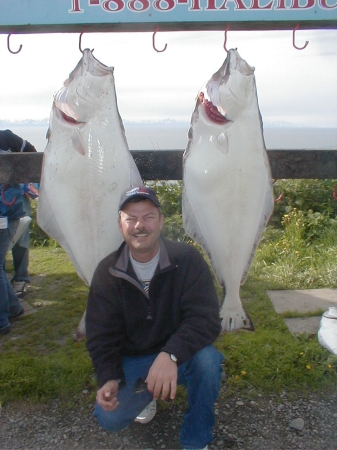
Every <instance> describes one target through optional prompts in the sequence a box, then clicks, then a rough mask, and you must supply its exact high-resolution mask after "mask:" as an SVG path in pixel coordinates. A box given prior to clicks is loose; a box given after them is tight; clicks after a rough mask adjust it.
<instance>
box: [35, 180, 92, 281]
mask: <svg viewBox="0 0 337 450" xmlns="http://www.w3.org/2000/svg"><path fill="white" fill-rule="evenodd" d="M39 194H40V195H39V197H40V199H41V198H42V199H43V202H41V201H39V203H38V208H37V223H38V224H39V227H40V228H41V229H42V230H43V231H44V232H45V233H47V234H48V235H49V236H51V237H52V238H53V239H55V241H57V242H58V243H59V244H60V246H61V247H62V248H63V249H64V250H65V251H66V252H67V254H68V256H69V259H70V260H71V262H72V263H73V265H74V267H75V269H76V272H77V273H78V275H79V277H80V278H82V280H83V281H84V283H85V284H86V285H89V280H87V279H86V277H85V275H84V274H83V273H82V271H81V269H80V267H79V264H78V263H77V261H76V258H75V255H74V254H73V252H72V250H71V247H70V245H69V244H68V242H67V239H66V237H65V235H64V234H63V232H62V228H61V226H60V225H59V222H58V218H57V216H55V214H54V212H53V208H52V205H51V202H50V201H49V197H48V194H47V193H46V191H45V190H44V183H43V178H42V180H41V185H40V191H39Z"/></svg>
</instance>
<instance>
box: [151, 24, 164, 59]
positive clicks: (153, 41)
mask: <svg viewBox="0 0 337 450" xmlns="http://www.w3.org/2000/svg"><path fill="white" fill-rule="evenodd" d="M158 30H159V27H158V26H157V28H156V29H155V30H154V32H153V35H152V46H153V48H154V50H155V51H156V52H158V53H161V52H164V51H165V50H166V48H167V44H165V47H164V48H163V50H158V49H157V47H156V44H155V36H156V33H157V31H158Z"/></svg>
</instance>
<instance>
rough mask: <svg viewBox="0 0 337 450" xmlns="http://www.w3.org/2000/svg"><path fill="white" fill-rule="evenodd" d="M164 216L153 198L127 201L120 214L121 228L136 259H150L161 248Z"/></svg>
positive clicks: (143, 260)
mask: <svg viewBox="0 0 337 450" xmlns="http://www.w3.org/2000/svg"><path fill="white" fill-rule="evenodd" d="M163 225H164V216H163V215H162V214H161V213H160V210H159V209H158V208H157V207H156V206H155V205H154V204H153V203H152V202H151V200H142V201H140V202H138V203H127V204H126V205H125V206H124V208H123V211H121V212H120V216H119V228H120V230H121V232H122V234H123V237H124V240H125V242H126V243H127V244H128V245H129V248H130V251H131V254H132V256H133V258H134V259H135V260H136V261H139V262H147V261H150V260H151V259H152V258H153V257H154V256H155V255H156V254H157V252H158V250H159V237H160V232H161V230H162V228H163Z"/></svg>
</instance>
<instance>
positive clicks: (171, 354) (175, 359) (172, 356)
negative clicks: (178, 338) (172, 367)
mask: <svg viewBox="0 0 337 450" xmlns="http://www.w3.org/2000/svg"><path fill="white" fill-rule="evenodd" d="M169 355H170V358H171V360H172V361H173V362H175V363H177V362H178V359H177V357H176V355H174V354H173V353H169Z"/></svg>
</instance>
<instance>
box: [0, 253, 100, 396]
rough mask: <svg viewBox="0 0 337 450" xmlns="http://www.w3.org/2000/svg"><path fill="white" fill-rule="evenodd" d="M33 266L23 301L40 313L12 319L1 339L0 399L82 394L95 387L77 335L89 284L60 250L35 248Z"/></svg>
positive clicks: (31, 256)
mask: <svg viewBox="0 0 337 450" xmlns="http://www.w3.org/2000/svg"><path fill="white" fill-rule="evenodd" d="M7 268H8V271H9V272H11V261H10V260H8V264H7ZM29 269H30V274H31V277H32V284H31V286H30V288H29V291H28V294H27V295H26V296H25V297H24V300H27V301H28V302H29V304H30V305H31V306H33V307H34V308H36V309H37V310H38V312H36V313H34V314H32V315H29V316H27V317H23V318H21V319H19V320H18V321H16V322H13V329H12V332H11V333H10V334H9V335H6V336H2V337H1V338H0V351H1V365H0V402H1V403H3V402H6V401H12V400H15V399H16V400H18V399H20V400H22V399H29V400H31V401H48V400H49V399H51V398H61V399H64V400H69V398H71V397H72V396H73V397H74V398H78V395H79V394H80V393H81V392H82V391H83V390H85V389H86V390H93V389H94V388H95V380H94V374H93V369H92V366H91V361H90V358H89V357H88V354H87V351H86V348H85V342H84V341H83V342H75V340H74V339H73V334H74V333H75V332H76V328H77V325H78V323H79V320H80V318H81V316H82V314H83V312H84V310H85V304H86V298H87V292H88V288H87V287H86V286H85V285H84V283H83V282H82V281H81V280H80V278H79V277H78V275H77V274H76V272H75V270H74V268H73V266H72V264H71V263H70V261H69V259H68V257H67V255H66V254H65V252H64V251H63V250H62V249H60V248H55V249H51V248H41V247H40V248H32V249H31V251H30V264H29Z"/></svg>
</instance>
